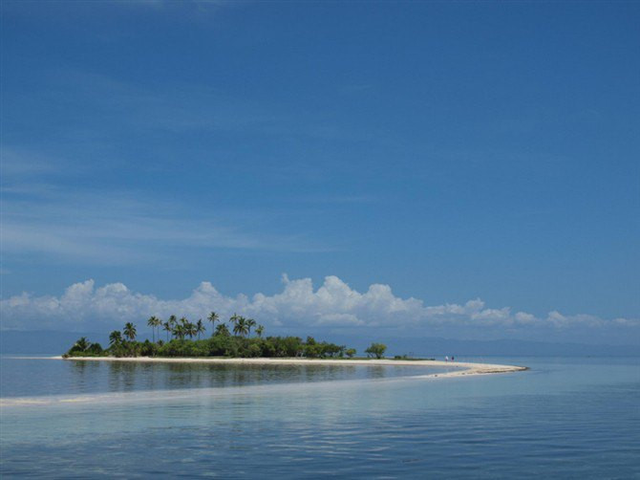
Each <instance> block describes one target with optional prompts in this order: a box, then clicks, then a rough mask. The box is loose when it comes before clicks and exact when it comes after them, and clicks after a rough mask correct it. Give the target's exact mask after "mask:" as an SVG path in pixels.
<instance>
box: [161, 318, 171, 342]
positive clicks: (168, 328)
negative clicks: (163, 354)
mask: <svg viewBox="0 0 640 480" xmlns="http://www.w3.org/2000/svg"><path fill="white" fill-rule="evenodd" d="M172 328H173V327H172V326H171V323H169V322H168V321H167V322H164V323H163V324H162V329H163V330H166V332H167V342H168V341H169V332H171V330H172Z"/></svg>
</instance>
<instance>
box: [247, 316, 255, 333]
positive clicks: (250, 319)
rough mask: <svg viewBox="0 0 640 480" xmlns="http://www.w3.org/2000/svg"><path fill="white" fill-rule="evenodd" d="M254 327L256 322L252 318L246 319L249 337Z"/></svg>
mask: <svg viewBox="0 0 640 480" xmlns="http://www.w3.org/2000/svg"><path fill="white" fill-rule="evenodd" d="M255 326H256V321H255V320H254V319H253V318H248V319H247V328H248V329H249V332H248V333H249V335H251V329H252V328H253V327H255Z"/></svg>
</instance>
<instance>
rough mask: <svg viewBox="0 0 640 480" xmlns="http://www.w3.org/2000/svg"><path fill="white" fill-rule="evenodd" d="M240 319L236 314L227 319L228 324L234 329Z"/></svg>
mask: <svg viewBox="0 0 640 480" xmlns="http://www.w3.org/2000/svg"><path fill="white" fill-rule="evenodd" d="M241 318H242V317H241V316H240V315H238V314H237V313H234V314H233V315H231V317H230V318H229V323H230V324H232V325H233V328H234V329H235V326H236V324H237V323H238V321H239V320H240V319H241Z"/></svg>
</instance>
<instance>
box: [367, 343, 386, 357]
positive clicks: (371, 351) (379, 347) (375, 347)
mask: <svg viewBox="0 0 640 480" xmlns="http://www.w3.org/2000/svg"><path fill="white" fill-rule="evenodd" d="M386 350H387V346H386V345H385V344H383V343H372V344H371V345H370V346H369V348H367V349H366V350H365V351H364V352H365V353H366V354H367V356H368V357H376V358H382V356H383V355H384V352H385V351H386Z"/></svg>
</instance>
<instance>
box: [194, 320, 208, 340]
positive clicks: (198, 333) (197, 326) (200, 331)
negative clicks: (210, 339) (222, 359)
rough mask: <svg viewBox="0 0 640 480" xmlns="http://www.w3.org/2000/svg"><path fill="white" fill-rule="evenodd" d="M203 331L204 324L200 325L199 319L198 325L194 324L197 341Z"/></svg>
mask: <svg viewBox="0 0 640 480" xmlns="http://www.w3.org/2000/svg"><path fill="white" fill-rule="evenodd" d="M205 330H206V328H204V323H202V319H201V318H200V319H199V320H198V323H196V334H197V335H198V340H200V334H201V333H204V331H205Z"/></svg>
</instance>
